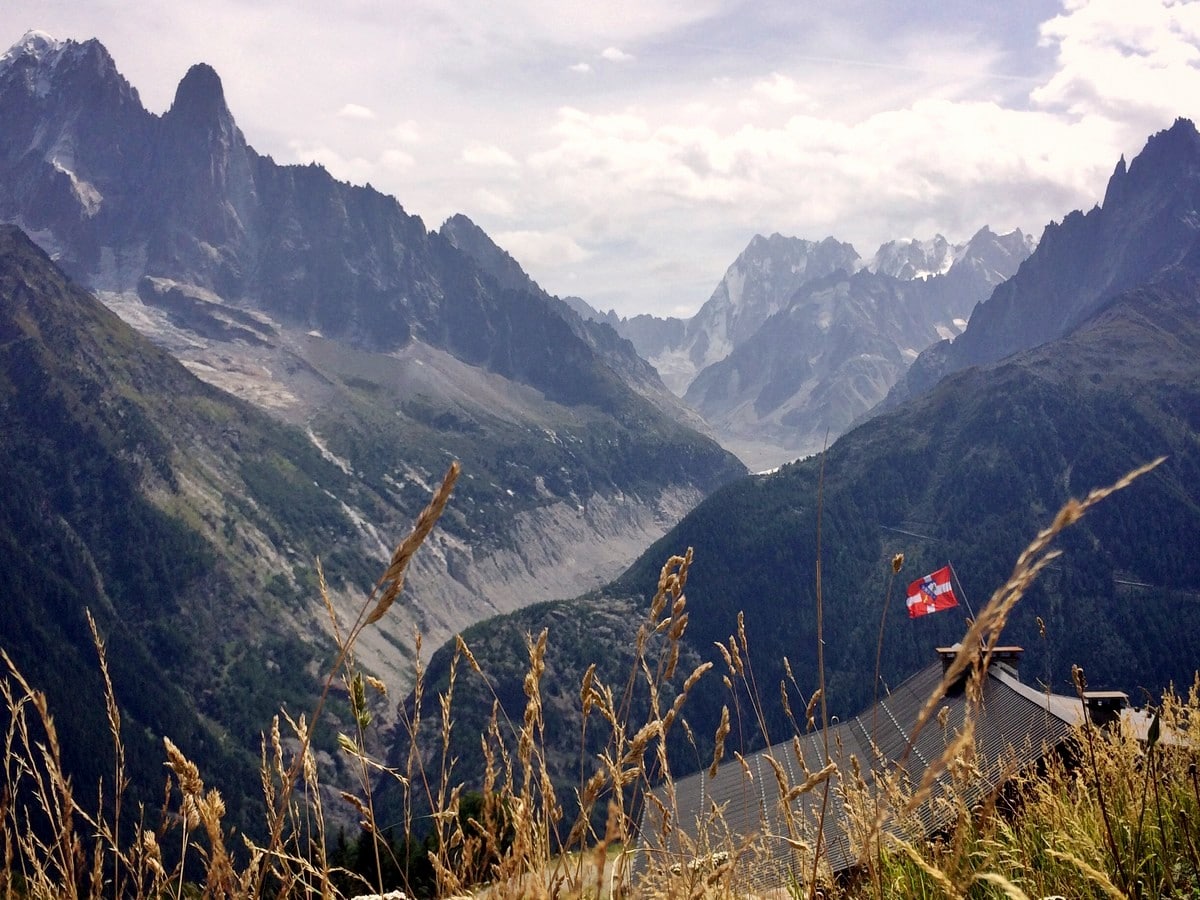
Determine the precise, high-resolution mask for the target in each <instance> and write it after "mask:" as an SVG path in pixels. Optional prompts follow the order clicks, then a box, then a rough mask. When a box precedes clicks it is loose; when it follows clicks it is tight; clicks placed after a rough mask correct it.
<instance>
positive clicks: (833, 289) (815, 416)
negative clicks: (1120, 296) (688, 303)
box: [574, 227, 1032, 469]
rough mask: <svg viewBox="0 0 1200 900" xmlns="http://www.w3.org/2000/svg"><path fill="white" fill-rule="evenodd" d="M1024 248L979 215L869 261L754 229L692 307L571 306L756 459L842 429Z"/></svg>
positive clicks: (956, 322)
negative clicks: (981, 223) (626, 310)
mask: <svg viewBox="0 0 1200 900" xmlns="http://www.w3.org/2000/svg"><path fill="white" fill-rule="evenodd" d="M1031 250H1032V240H1031V239H1030V238H1029V237H1027V236H1026V235H1024V234H1022V233H1021V232H1020V231H1019V230H1018V231H1014V232H1011V233H1010V234H1007V235H996V234H994V233H993V232H992V231H991V230H990V229H989V228H987V227H984V228H983V229H981V230H980V231H979V232H978V233H977V234H976V235H975V236H974V237H973V238H972V239H971V240H970V241H968V242H966V243H963V244H957V245H955V244H951V243H950V242H949V241H947V240H946V239H945V238H944V237H942V236H941V235H936V236H935V237H934V238H932V239H930V240H927V241H919V240H915V239H914V240H910V241H891V242H889V243H886V244H884V245H882V246H881V247H880V248H879V250H878V251H877V252H876V254H875V256H874V257H872V258H871V259H870V260H863V259H861V258H860V257H859V256H858V253H857V252H856V251H855V250H854V248H853V247H851V246H850V245H849V244H843V243H839V242H838V241H836V240H834V239H833V238H826V239H825V240H824V241H822V242H820V243H813V242H811V241H804V240H800V239H798V238H786V237H782V236H780V235H778V234H775V235H772V236H771V237H770V238H764V237H762V236H756V237H755V238H754V239H753V240H752V241H751V242H750V245H749V246H748V247H747V248H746V250H745V251H743V253H742V254H741V255H740V256H739V257H738V259H737V260H736V261H735V262H734V264H733V265H732V266H730V268H729V270H728V271H727V272H726V274H725V277H724V278H723V279H722V281H721V283H720V284H719V285H718V286H717V288H716V290H715V291H714V292H713V294H712V296H711V297H710V298H709V300H708V302H707V303H705V304H704V306H703V307H702V308H701V309H700V310H699V311H698V312H697V314H696V315H695V316H693V317H692V318H691V319H687V320H683V319H675V318H668V319H660V318H657V317H655V316H651V315H639V316H633V317H630V318H625V319H622V318H619V317H618V316H617V315H616V314H615V313H613V312H611V311H610V312H608V313H601V312H599V311H598V310H595V309H593V308H592V307H591V306H589V305H588V304H587V303H586V302H584V301H583V300H576V301H575V303H574V308H575V310H576V311H577V312H578V313H579V314H580V315H581V316H583V317H585V318H590V319H592V320H594V321H597V322H601V321H602V322H606V323H608V324H611V325H612V326H613V327H614V328H616V330H617V331H618V332H620V333H621V334H622V335H623V336H624V337H626V338H628V339H629V340H630V341H631V342H632V343H633V345H634V346H635V347H636V348H637V350H638V352H639V353H640V354H641V355H642V356H643V357H644V358H646V359H648V360H649V361H650V362H651V363H653V364H654V366H655V367H656V368H657V369H658V371H659V374H660V375H661V376H662V378H663V381H664V382H666V384H667V385H668V386H669V387H671V388H672V389H673V390H675V391H678V392H682V394H683V397H684V400H685V401H686V402H687V403H688V404H689V405H690V406H692V407H694V408H695V409H696V410H698V411H699V412H700V413H701V415H702V416H703V417H704V419H705V421H707V422H708V423H709V425H710V426H711V427H712V428H713V430H714V432H715V434H716V435H717V437H718V439H719V440H720V441H721V442H722V444H723V445H724V446H726V447H728V448H729V449H731V450H733V451H734V452H736V453H737V454H738V455H739V456H740V457H741V458H742V460H743V461H744V462H746V463H747V464H748V465H749V466H750V467H751V468H754V469H765V468H770V467H772V466H776V465H779V464H780V463H782V462H787V461H789V460H792V459H795V458H797V457H799V456H802V455H804V454H807V453H812V452H814V451H816V450H819V449H820V448H821V446H823V444H824V442H825V440H826V436H827V435H828V436H829V437H830V438H836V437H837V436H838V435H839V434H841V433H842V432H843V431H844V430H845V429H846V428H847V427H848V426H849V425H850V423H852V422H854V421H855V420H856V419H857V418H858V417H860V416H861V415H863V414H864V413H865V412H866V411H867V410H869V409H871V408H872V407H873V406H875V404H876V403H878V402H879V401H880V400H881V399H883V397H884V396H885V395H886V394H887V392H888V390H889V389H890V388H891V387H892V385H894V384H895V383H896V381H897V380H898V379H899V378H900V377H901V376H902V375H903V373H904V372H905V370H906V369H907V368H908V366H909V365H910V364H911V363H912V361H913V359H915V358H916V356H917V354H918V353H920V351H922V350H924V349H925V348H926V347H928V346H929V345H930V344H932V343H936V342H937V341H939V340H942V339H945V338H950V337H953V336H955V335H957V334H959V333H960V332H961V331H962V329H963V327H964V326H965V324H966V317H967V316H968V315H969V314H970V311H971V309H972V308H974V306H975V305H976V304H977V303H978V302H979V301H981V300H983V299H985V298H986V297H987V296H988V295H989V294H990V293H991V291H992V289H993V288H995V287H996V285H998V284H1000V283H1001V282H1002V281H1004V280H1005V279H1006V278H1008V277H1010V276H1011V275H1012V274H1014V273H1015V272H1016V271H1017V267H1018V266H1019V265H1020V263H1021V261H1022V260H1023V259H1025V257H1027V256H1028V255H1029V253H1030V251H1031Z"/></svg>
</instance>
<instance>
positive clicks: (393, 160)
mask: <svg viewBox="0 0 1200 900" xmlns="http://www.w3.org/2000/svg"><path fill="white" fill-rule="evenodd" d="M379 162H380V164H382V165H383V166H385V167H386V168H389V169H411V168H412V167H413V166H415V165H416V164H417V161H416V160H415V159H414V158H413V156H412V154H411V153H406V152H405V151H403V150H399V149H397V148H395V147H393V148H391V149H389V150H384V151H383V153H382V154H380V157H379Z"/></svg>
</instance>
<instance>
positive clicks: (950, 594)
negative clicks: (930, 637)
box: [908, 566, 958, 619]
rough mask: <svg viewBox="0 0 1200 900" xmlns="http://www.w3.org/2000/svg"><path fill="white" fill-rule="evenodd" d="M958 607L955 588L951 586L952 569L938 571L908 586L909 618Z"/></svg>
mask: <svg viewBox="0 0 1200 900" xmlns="http://www.w3.org/2000/svg"><path fill="white" fill-rule="evenodd" d="M953 606H958V598H957V597H955V596H954V588H952V587H951V586H950V567H949V566H945V567H944V568H941V569H938V570H937V571H936V572H931V573H929V574H928V575H926V576H925V577H924V578H918V579H917V580H916V581H914V582H913V583H912V584H910V585H909V586H908V617H909V618H910V619H915V618H917V617H918V616H924V615H928V614H929V613H932V612H938V611H939V610H943V609H950V608H951V607H953Z"/></svg>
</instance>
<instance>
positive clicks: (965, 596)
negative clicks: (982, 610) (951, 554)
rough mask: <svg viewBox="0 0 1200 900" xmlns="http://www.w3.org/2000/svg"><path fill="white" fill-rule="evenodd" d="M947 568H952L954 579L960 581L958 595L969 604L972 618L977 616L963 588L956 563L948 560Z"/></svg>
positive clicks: (968, 610)
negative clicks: (955, 566)
mask: <svg viewBox="0 0 1200 900" xmlns="http://www.w3.org/2000/svg"><path fill="white" fill-rule="evenodd" d="M946 568H948V569H949V570H950V574H951V575H952V576H954V580H955V581H958V596H960V597H962V599H963V603H965V604H966V605H967V612H969V613H970V614H971V618H972V619H974V618H975V610H973V609H971V601H970V600H968V599H967V592H966V591H964V590H963V589H962V582H961V581H959V578H958V573H957V572H955V571H954V563H952V562H950V560H946Z"/></svg>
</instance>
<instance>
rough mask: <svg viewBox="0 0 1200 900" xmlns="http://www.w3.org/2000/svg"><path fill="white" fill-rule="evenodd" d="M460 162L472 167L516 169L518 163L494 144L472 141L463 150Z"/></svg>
mask: <svg viewBox="0 0 1200 900" xmlns="http://www.w3.org/2000/svg"><path fill="white" fill-rule="evenodd" d="M462 161H463V162H465V163H467V164H468V165H472V166H493V167H497V166H498V167H500V168H516V167H517V166H518V165H519V163H518V162H517V160H516V159H515V158H514V157H513V155H512V154H511V153H509V152H508V151H507V150H505V149H503V148H501V147H497V146H496V145H495V144H485V143H483V142H481V141H472V142H471V143H469V144H467V146H466V147H464V148H463V151H462Z"/></svg>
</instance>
